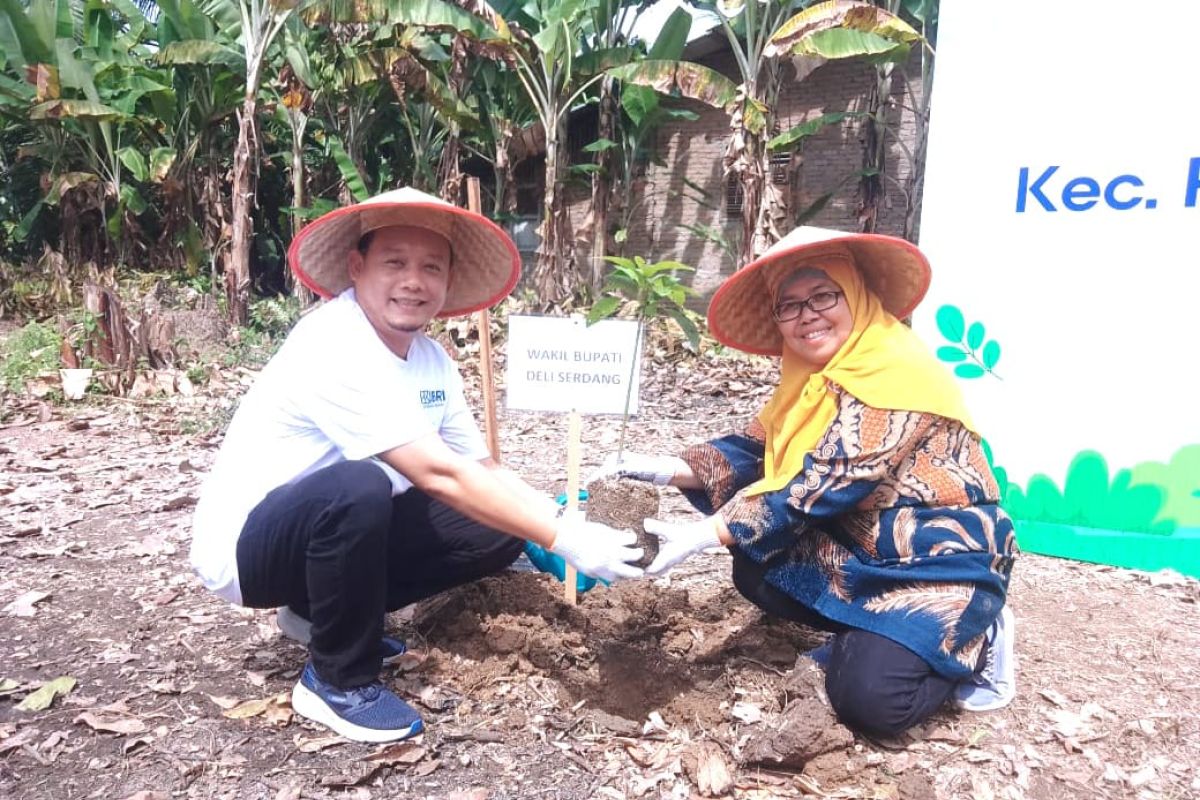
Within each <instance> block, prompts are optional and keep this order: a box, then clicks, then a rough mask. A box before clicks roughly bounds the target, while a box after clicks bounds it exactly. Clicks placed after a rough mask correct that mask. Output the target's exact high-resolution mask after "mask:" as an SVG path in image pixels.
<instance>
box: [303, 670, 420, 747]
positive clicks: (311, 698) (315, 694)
mask: <svg viewBox="0 0 1200 800" xmlns="http://www.w3.org/2000/svg"><path fill="white" fill-rule="evenodd" d="M292 708H293V709H294V710H295V712H296V713H297V714H299V715H300V716H302V717H305V718H307V719H311V720H312V721H313V722H319V723H321V724H322V725H324V726H326V727H327V728H330V729H332V730H333V731H334V732H335V733H338V734H340V735H342V736H345V737H346V738H347V739H353V740H354V741H356V742H394V741H397V740H399V739H407V738H408V737H410V736H416V735H417V734H418V733H421V732H422V731H424V730H425V723H423V722H421V717H420V715H419V714H417V712H416V711H414V710H413V707H412V706H410V705H409V704H408V703H406V702H404V701H403V700H401V699H400V698H399V697H397V696H396V695H395V694H393V693H392V692H391V691H390V690H388V689H387V688H386V687H384V685H383V684H382V683H380V682H379V681H375V682H373V683H368V684H367V685H366V686H358V687H355V688H353V689H344V690H343V689H338V688H335V687H333V686H330V685H329V684H328V683H325V682H324V681H323V680H321V679H320V678H318V677H317V671H316V670H315V669H313V665H312V662H311V661H310V662H308V663H307V664H305V665H304V672H302V673H300V680H299V681H297V682H296V686H295V687H294V688H293V689H292Z"/></svg>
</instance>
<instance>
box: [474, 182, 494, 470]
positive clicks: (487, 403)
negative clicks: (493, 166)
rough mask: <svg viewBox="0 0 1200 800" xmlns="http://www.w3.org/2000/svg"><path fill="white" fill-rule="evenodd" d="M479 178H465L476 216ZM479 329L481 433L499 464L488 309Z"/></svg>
mask: <svg viewBox="0 0 1200 800" xmlns="http://www.w3.org/2000/svg"><path fill="white" fill-rule="evenodd" d="M480 205H481V201H480V198H479V178H475V177H470V178H467V209H468V210H469V211H474V212H475V213H476V214H479V213H482V212H480V210H479V208H480ZM475 322H476V327H477V328H478V329H479V378H480V383H482V384H483V432H484V436H485V437H486V438H487V447H488V452H489V453H490V454H491V456H492V460H493V461H495V462H496V463H497V464H499V463H500V432H499V430H498V429H497V426H496V380H495V376H494V374H493V371H492V314H491V311H489V310H488V309H486V308H485V309H483V310H482V311H479V312H476V314H475Z"/></svg>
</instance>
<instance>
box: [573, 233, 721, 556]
mask: <svg viewBox="0 0 1200 800" xmlns="http://www.w3.org/2000/svg"><path fill="white" fill-rule="evenodd" d="M607 260H608V261H609V263H611V264H612V265H613V271H612V273H611V274H610V275H609V276H608V280H607V281H606V283H605V285H604V288H603V290H602V291H603V292H604V296H603V297H601V298H600V300H598V301H597V302H596V304H595V305H594V306H592V310H591V311H590V312H589V313H588V317H587V321H588V324H589V325H590V324H592V323H594V322H597V321H599V320H602V319H605V318H607V317H611V316H613V315H614V314H617V313H618V312H624V314H625V315H627V316H632V317H633V318H635V319H636V320H637V322H638V326H637V334H636V335H635V337H634V346H633V358H631V359H629V365H630V366H629V380H628V382H627V384H626V389H625V408H624V413H623V414H622V416H621V434H620V438H619V440H618V442H617V458H618V459H619V458H620V457H621V454H622V453H624V451H625V429H626V427H627V426H628V424H629V405H630V401H631V399H632V397H633V391H634V386H633V384H634V376H635V375H636V373H637V364H638V358H639V357H640V356H641V353H642V330H643V329H644V327H645V326H646V324H647V323H649V322H652V321H654V320H656V319H670V320H674V322H675V324H676V325H678V326H679V328H680V329H681V330H682V331H683V335H684V336H685V337H686V338H687V341H688V344H689V345H690V346H691V347H692V349H693V350H695V349H697V348H698V347H699V344H700V331H699V330H698V329H697V328H696V323H695V322H693V321H692V319H691V317H690V316H689V312H688V311H687V309H686V308H684V305H683V304H684V301H686V300H687V297H688V295H690V294H692V291H691V290H690V289H689V288H688V287H686V286H684V285H683V284H682V283H680V282H679V279H678V278H677V277H676V273H678V272H680V271H691V267H687V266H685V265H683V264H680V263H679V262H678V261H659V262H656V263H653V264H651V263H649V262H647V261H646V260H645V259H644V258H642V257H641V256H634V257H633V258H623V257H619V256H608V257H607ZM587 490H588V513H587V516H588V519H591V520H595V521H597V522H603V523H605V524H607V525H611V526H613V527H614V528H625V529H629V530H633V531H634V532H635V533H637V535H638V544H639V545H640V546H641V547H642V550H643V555H642V558H641V559H640V560H639V561H638V562H636V564H637V566H641V567H645V566H647V565H649V564H650V563H651V562H652V561H653V560H654V557H655V556H656V555H657V554H658V538H657V537H656V536H654V535H653V534H650V533H647V532H646V530H645V528H644V526H643V525H642V521H643V520H644V519H646V518H647V517H654V516H657V515H658V508H659V494H658V488H657V487H655V486H654V485H652V484H648V483H643V482H641V481H635V480H630V479H627V478H601V479H599V480H596V481H593V482H592V484H591V485H590V486H588V487H587Z"/></svg>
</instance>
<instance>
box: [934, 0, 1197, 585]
mask: <svg viewBox="0 0 1200 800" xmlns="http://www.w3.org/2000/svg"><path fill="white" fill-rule="evenodd" d="M1133 8H1134V6H1131V5H1129V4H1128V3H1125V2H1116V0H1103V1H1102V2H1094V1H1089V2H1083V0H1060V1H1059V2H1045V0H1015V1H1014V2H1010V3H1004V4H996V3H980V2H977V0H942V3H941V15H940V24H939V33H938V43H937V73H936V77H935V80H934V88H933V97H932V117H931V127H930V139H929V151H928V152H929V155H928V163H927V171H926V179H925V188H924V208H923V211H922V219H921V241H920V245H921V248H922V250H923V251H924V252H925V253H926V255H928V256H929V260H930V262H931V263H932V265H933V285H932V287H931V289H930V292H929V295H928V296H927V298H926V300H925V302H924V303H923V304H922V305H921V307H920V308H918V310H917V312H916V314H915V315H914V327H915V328H916V330H917V331H918V332H919V333H920V334H921V335H922V337H923V338H924V339H925V340H926V341H927V342H928V343H929V344H930V345H931V346H932V347H933V349H934V350H935V352H937V354H938V356H939V358H942V360H943V361H946V362H947V364H948V366H949V367H950V368H951V369H952V370H954V371H955V373H956V374H957V375H958V376H959V377H960V378H961V379H962V381H961V383H962V386H963V389H964V391H965V392H966V395H967V401H968V405H969V407H970V408H971V411H972V414H973V415H974V417H975V421H976V422H977V423H978V425H979V428H980V431H981V432H982V433H983V435H984V437H985V438H986V439H987V440H988V441H989V442H990V444H991V447H992V451H993V453H994V455H995V462H996V465H997V466H999V467H1002V468H1003V470H1004V472H1005V473H1006V477H1007V481H1008V483H1007V486H1008V488H1009V491H1008V495H1007V496H1006V498H1005V507H1006V508H1007V509H1008V510H1009V512H1010V513H1011V514H1012V516H1013V517H1014V518H1016V519H1017V520H1018V527H1017V539H1018V542H1019V543H1021V544H1022V545H1023V546H1027V547H1029V548H1030V549H1032V546H1033V545H1034V544H1035V543H1036V546H1037V547H1038V548H1044V549H1039V550H1038V551H1039V552H1055V550H1056V549H1057V550H1058V551H1061V552H1063V553H1066V552H1070V551H1072V548H1074V551H1077V552H1079V553H1081V554H1084V555H1081V556H1080V557H1086V558H1089V559H1094V560H1105V559H1118V560H1117V561H1111V562H1110V563H1124V564H1126V565H1128V566H1138V565H1141V566H1144V568H1158V567H1159V566H1165V565H1172V564H1173V565H1176V566H1177V568H1180V569H1185V570H1189V571H1192V572H1193V574H1200V572H1197V570H1200V404H1198V402H1197V386H1200V378H1198V377H1197V373H1198V372H1200V357H1198V352H1200V351H1198V349H1197V348H1198V347H1200V324H1198V322H1197V320H1200V309H1198V308H1197V304H1198V303H1200V246H1198V244H1197V242H1198V241H1200V134H1198V133H1197V132H1198V131H1200V104H1197V103H1195V102H1192V101H1188V100H1185V99H1184V98H1185V97H1188V96H1192V95H1189V92H1188V90H1187V87H1188V84H1189V80H1191V76H1193V75H1194V74H1195V64H1196V58H1195V52H1196V33H1195V32H1196V30H1197V29H1200V2H1197V0H1163V2H1160V3H1155V4H1153V11H1152V13H1139V12H1135V11H1132V9H1133ZM1147 8H1149V7H1147ZM1114 34H1116V38H1114ZM1193 94H1194V93H1193ZM1097 531H1110V532H1116V531H1125V532H1143V533H1144V534H1145V535H1144V536H1143V537H1141V538H1138V537H1128V536H1127V537H1125V540H1124V542H1123V543H1122V542H1119V541H1117V540H1116V539H1115V538H1113V537H1111V536H1110V537H1109V538H1110V539H1112V541H1109V542H1102V543H1101V544H1103V545H1104V547H1106V548H1108V549H1107V550H1101V549H1100V547H1099V545H1096V547H1092V541H1091V540H1096V541H1097V542H1098V541H1099V540H1100V535H1099V533H1097ZM1089 537H1090V538H1089ZM1147 537H1148V538H1147ZM1085 539H1088V541H1086V542H1085ZM1068 544H1069V547H1068ZM1089 548H1090V549H1089ZM1151 550H1153V551H1155V552H1162V553H1168V552H1169V556H1164V558H1167V559H1168V560H1166V561H1165V562H1162V561H1159V562H1152V561H1150V560H1145V561H1138V560H1137V559H1138V558H1140V557H1142V556H1143V555H1145V554H1146V553H1149V552H1150V551H1151Z"/></svg>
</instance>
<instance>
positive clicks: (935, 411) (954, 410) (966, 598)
mask: <svg viewBox="0 0 1200 800" xmlns="http://www.w3.org/2000/svg"><path fill="white" fill-rule="evenodd" d="M928 286H929V264H928V262H927V261H926V260H925V258H924V256H923V255H922V254H921V253H920V251H918V250H917V249H916V248H915V247H914V246H913V245H911V244H909V243H908V242H905V241H903V240H901V239H894V238H892V237H886V236H873V235H853V234H843V233H837V232H834V231H826V230H822V229H818V228H799V229H797V230H795V231H793V232H792V233H791V234H790V235H789V236H787V237H786V238H785V239H783V240H782V241H780V242H779V243H778V244H776V245H775V246H774V247H772V248H771V249H770V250H769V251H768V252H767V253H766V255H764V256H763V257H762V258H760V259H759V260H758V261H756V262H754V263H752V264H751V265H749V266H748V267H747V268H745V269H743V270H741V271H740V272H738V273H736V274H735V275H733V276H732V277H731V278H729V279H728V280H727V281H726V282H725V283H724V284H723V285H722V286H721V288H720V289H719V290H718V291H717V293H716V295H715V296H714V298H713V301H712V304H711V306H710V308H709V327H710V329H711V330H712V333H713V335H714V336H716V338H717V339H718V340H719V341H721V342H722V343H724V344H726V345H728V346H730V347H735V348H737V349H739V350H745V351H747V352H750V353H760V354H768V355H782V356H783V359H782V375H781V378H780V382H779V385H778V387H777V388H776V390H775V393H774V395H773V396H772V397H771V400H770V402H768V403H767V405H766V407H765V408H764V409H763V410H762V412H761V413H760V414H759V415H758V417H757V419H756V420H754V421H753V422H752V423H751V424H750V426H749V427H748V428H747V430H745V431H744V432H743V433H741V434H740V435H731V436H726V437H724V438H721V439H717V440H715V441H711V442H708V443H707V444H702V445H697V446H694V447H691V448H689V449H688V450H686V451H685V452H684V453H683V455H682V458H674V457H654V456H638V455H635V454H626V456H625V457H624V458H623V459H622V460H621V462H620V464H613V463H612V460H611V459H610V465H606V466H607V468H606V470H605V471H607V472H613V473H617V474H622V475H626V476H629V477H634V478H640V479H642V480H653V481H655V482H656V483H659V484H660V485H662V484H671V485H674V486H677V487H679V488H681V489H683V490H684V492H685V494H686V495H687V496H688V498H689V499H690V500H691V501H692V503H693V504H694V505H695V506H696V507H697V508H699V509H700V510H701V511H702V512H704V513H706V514H711V516H709V517H707V518H706V519H704V520H703V521H701V522H699V523H689V524H683V525H673V524H667V523H662V522H658V521H656V520H649V521H648V522H647V529H648V530H651V531H653V532H655V533H657V534H658V535H659V537H660V538H661V539H662V549H661V552H660V555H659V557H658V559H657V560H656V561H655V563H654V564H652V565H651V566H650V569H649V570H648V572H651V573H661V572H663V571H665V570H667V569H669V568H670V567H672V566H674V565H675V564H677V563H679V562H680V561H682V560H683V559H684V558H686V557H688V556H689V555H691V554H693V553H696V552H698V551H700V550H703V549H705V548H706V547H711V546H713V545H716V544H718V543H719V544H724V545H727V546H728V547H729V549H730V552H731V553H732V555H733V582H734V585H735V586H736V587H737V588H738V590H739V591H740V592H741V593H742V594H743V595H745V596H746V597H747V598H748V599H749V600H750V601H751V602H753V603H755V604H756V605H758V606H759V607H761V608H762V609H764V610H765V611H767V612H768V613H770V614H773V615H777V616H780V617H784V618H787V619H791V620H795V621H797V622H801V623H804V624H807V625H811V626H815V627H818V628H822V629H825V630H829V631H832V632H833V633H834V634H835V635H834V636H833V637H832V639H831V646H829V647H828V648H823V650H824V652H822V653H821V654H820V658H819V660H822V661H825V662H826V686H827V689H828V693H829V699H830V702H831V703H832V705H833V708H834V710H835V711H836V712H837V714H838V716H839V718H840V719H841V720H842V721H843V722H844V723H846V724H847V725H850V726H851V727H855V728H858V729H860V730H862V731H864V732H866V733H870V734H874V735H881V736H889V735H895V734H897V733H899V732H901V731H903V730H905V729H906V728H908V727H910V726H912V725H914V724H917V723H919V722H921V721H922V720H924V719H926V718H927V717H929V715H931V714H932V713H933V712H934V711H936V710H937V709H938V708H939V707H940V706H941V705H942V704H943V703H945V702H946V701H947V700H949V699H951V697H953V696H955V695H957V699H958V703H959V705H960V706H962V707H966V708H970V709H974V710H985V709H989V708H999V707H1001V706H1003V705H1005V704H1007V703H1008V702H1009V701H1010V700H1011V699H1012V696H1013V693H1014V686H1013V657H1012V637H1013V632H1014V631H1013V622H1012V617H1011V612H1009V611H1008V610H1007V609H1006V607H1005V599H1006V595H1007V589H1008V583H1009V573H1010V571H1011V569H1012V564H1013V558H1014V554H1015V551H1016V546H1015V542H1014V537H1013V526H1012V522H1011V520H1010V519H1009V518H1008V516H1007V515H1006V514H1005V513H1004V511H1003V510H1002V509H1001V508H1000V507H999V505H997V502H998V499H999V489H998V487H997V484H996V480H995V478H994V477H993V475H992V472H991V469H990V468H989V466H988V462H987V459H986V457H985V455H984V452H983V448H982V446H981V443H980V438H979V436H978V434H977V433H976V432H975V429H974V427H973V425H972V423H971V420H970V417H969V416H968V415H967V411H966V409H965V407H964V405H963V400H962V395H961V393H960V392H959V388H958V386H957V384H956V383H955V380H954V378H953V377H952V376H951V375H950V374H949V373H948V372H947V371H946V370H945V368H943V367H942V365H941V364H939V363H938V362H937V361H936V360H935V359H934V358H933V356H932V355H931V354H930V353H929V351H928V349H927V348H926V347H925V345H924V344H923V343H922V342H921V341H920V340H919V339H918V338H917V336H916V335H915V334H914V333H913V332H912V331H911V330H910V329H909V328H908V327H907V326H906V325H904V324H903V323H901V322H900V321H899V319H898V318H903V317H905V316H907V315H908V314H909V313H911V312H912V310H913V308H914V307H915V306H916V305H917V303H918V302H919V301H920V300H921V298H922V297H923V296H924V294H925V291H926V289H927V288H928Z"/></svg>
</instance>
